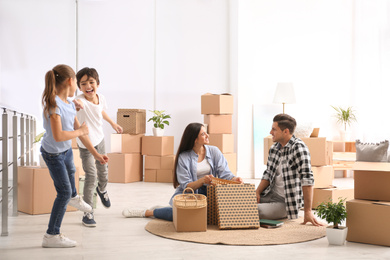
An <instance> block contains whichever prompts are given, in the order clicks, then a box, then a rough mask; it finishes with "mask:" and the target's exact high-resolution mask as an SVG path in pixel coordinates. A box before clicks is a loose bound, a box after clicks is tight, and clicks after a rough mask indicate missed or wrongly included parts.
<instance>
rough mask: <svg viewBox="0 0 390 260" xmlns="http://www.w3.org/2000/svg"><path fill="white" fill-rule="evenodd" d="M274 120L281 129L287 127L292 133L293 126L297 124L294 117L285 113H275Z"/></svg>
mask: <svg viewBox="0 0 390 260" xmlns="http://www.w3.org/2000/svg"><path fill="white" fill-rule="evenodd" d="M274 122H276V123H278V126H279V128H280V129H281V130H282V131H284V129H286V128H287V129H288V130H289V131H290V134H293V133H294V130H295V127H296V126H297V122H296V121H295V119H294V118H293V117H292V116H289V115H287V114H277V115H276V116H275V117H274Z"/></svg>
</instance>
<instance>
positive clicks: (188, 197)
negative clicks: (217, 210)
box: [173, 187, 207, 209]
mask: <svg viewBox="0 0 390 260" xmlns="http://www.w3.org/2000/svg"><path fill="white" fill-rule="evenodd" d="M186 190H190V191H191V192H192V193H187V194H186V193H185V192H186ZM173 204H174V205H175V207H177V208H186V209H195V208H204V207H207V198H206V196H205V195H202V194H194V190H193V189H191V188H190V187H187V188H185V189H184V190H183V194H179V195H176V196H175V197H174V198H173Z"/></svg>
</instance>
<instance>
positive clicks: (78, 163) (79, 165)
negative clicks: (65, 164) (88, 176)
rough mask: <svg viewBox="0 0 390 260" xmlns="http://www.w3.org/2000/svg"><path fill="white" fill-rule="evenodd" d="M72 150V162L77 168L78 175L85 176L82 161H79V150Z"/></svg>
mask: <svg viewBox="0 0 390 260" xmlns="http://www.w3.org/2000/svg"><path fill="white" fill-rule="evenodd" d="M72 152H73V163H74V166H76V168H78V169H79V175H80V176H85V172H84V169H83V162H82V161H81V158H80V150H79V149H72Z"/></svg>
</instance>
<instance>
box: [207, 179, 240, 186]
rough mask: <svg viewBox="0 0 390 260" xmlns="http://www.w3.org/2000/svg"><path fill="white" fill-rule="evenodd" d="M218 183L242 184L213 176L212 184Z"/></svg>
mask: <svg viewBox="0 0 390 260" xmlns="http://www.w3.org/2000/svg"><path fill="white" fill-rule="evenodd" d="M217 184H240V182H238V181H231V180H225V179H220V178H215V177H211V185H214V186H215V185H217Z"/></svg>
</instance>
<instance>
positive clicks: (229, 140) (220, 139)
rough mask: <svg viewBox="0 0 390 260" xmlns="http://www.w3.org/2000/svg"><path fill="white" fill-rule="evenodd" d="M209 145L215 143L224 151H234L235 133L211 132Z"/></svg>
mask: <svg viewBox="0 0 390 260" xmlns="http://www.w3.org/2000/svg"><path fill="white" fill-rule="evenodd" d="M209 145H214V146H216V147H218V149H219V150H220V151H221V152H222V153H234V135H233V134H209Z"/></svg>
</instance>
